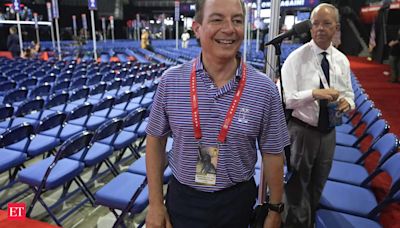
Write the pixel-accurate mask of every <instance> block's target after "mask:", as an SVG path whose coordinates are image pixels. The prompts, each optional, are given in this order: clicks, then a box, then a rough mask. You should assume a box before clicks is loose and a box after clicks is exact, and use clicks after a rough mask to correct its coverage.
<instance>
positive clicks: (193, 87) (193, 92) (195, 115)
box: [190, 60, 247, 143]
mask: <svg viewBox="0 0 400 228" xmlns="http://www.w3.org/2000/svg"><path fill="white" fill-rule="evenodd" d="M196 62H197V60H195V61H194V62H193V66H192V73H191V74H190V96H191V100H192V121H193V128H194V137H195V138H196V139H201V137H202V134H201V128H200V116H199V101H198V96H197V83H196ZM246 77H247V76H246V64H244V63H242V77H241V78H240V81H239V85H238V88H237V91H236V93H235V96H234V97H233V100H232V103H231V106H230V108H229V110H228V112H227V113H226V118H225V121H224V124H223V125H222V128H221V130H220V131H219V135H218V142H220V143H224V142H225V139H226V136H227V134H228V130H229V127H230V125H231V123H232V120H233V117H234V115H235V112H236V109H237V107H238V106H239V101H240V97H241V96H242V93H243V90H244V85H245V84H246Z"/></svg>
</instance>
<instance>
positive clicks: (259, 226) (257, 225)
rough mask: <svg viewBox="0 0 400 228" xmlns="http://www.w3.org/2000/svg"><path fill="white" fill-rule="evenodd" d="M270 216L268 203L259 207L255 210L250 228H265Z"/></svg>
mask: <svg viewBox="0 0 400 228" xmlns="http://www.w3.org/2000/svg"><path fill="white" fill-rule="evenodd" d="M267 215H268V203H264V204H261V205H257V207H256V208H255V209H254V212H253V217H252V219H251V222H250V228H263V227H264V221H265V218H266V217H267Z"/></svg>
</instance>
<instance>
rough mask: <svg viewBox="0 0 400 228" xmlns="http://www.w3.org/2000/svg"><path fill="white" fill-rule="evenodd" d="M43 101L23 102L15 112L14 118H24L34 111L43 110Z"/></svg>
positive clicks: (36, 99)
mask: <svg viewBox="0 0 400 228" xmlns="http://www.w3.org/2000/svg"><path fill="white" fill-rule="evenodd" d="M43 105H44V100H43V99H42V98H40V97H39V98H35V99H33V100H27V101H24V102H23V103H22V104H21V105H20V106H19V107H18V109H17V111H16V112H15V116H19V117H21V116H25V115H27V114H29V113H32V112H35V111H37V112H38V111H41V110H42V109H43Z"/></svg>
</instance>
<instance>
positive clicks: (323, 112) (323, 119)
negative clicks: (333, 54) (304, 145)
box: [318, 52, 329, 131]
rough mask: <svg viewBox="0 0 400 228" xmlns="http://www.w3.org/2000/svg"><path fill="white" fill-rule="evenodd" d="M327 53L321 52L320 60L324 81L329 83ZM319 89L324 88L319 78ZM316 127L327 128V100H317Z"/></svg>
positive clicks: (323, 129)
mask: <svg viewBox="0 0 400 228" xmlns="http://www.w3.org/2000/svg"><path fill="white" fill-rule="evenodd" d="M327 54H328V53H326V52H322V53H321V55H322V56H323V57H322V60H321V68H322V71H323V72H324V75H325V78H326V81H327V82H328V85H329V62H328V59H327V58H326V55H327ZM319 88H320V89H323V88H324V85H323V84H322V81H321V80H320V86H319ZM318 128H319V129H320V130H322V131H326V130H328V129H329V114H328V100H319V118H318Z"/></svg>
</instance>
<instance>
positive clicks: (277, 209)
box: [268, 203, 285, 214]
mask: <svg viewBox="0 0 400 228" xmlns="http://www.w3.org/2000/svg"><path fill="white" fill-rule="evenodd" d="M284 208H285V204H283V203H276V204H275V203H268V209H269V210H271V211H275V212H277V213H279V214H280V213H282V212H283V209H284Z"/></svg>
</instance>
